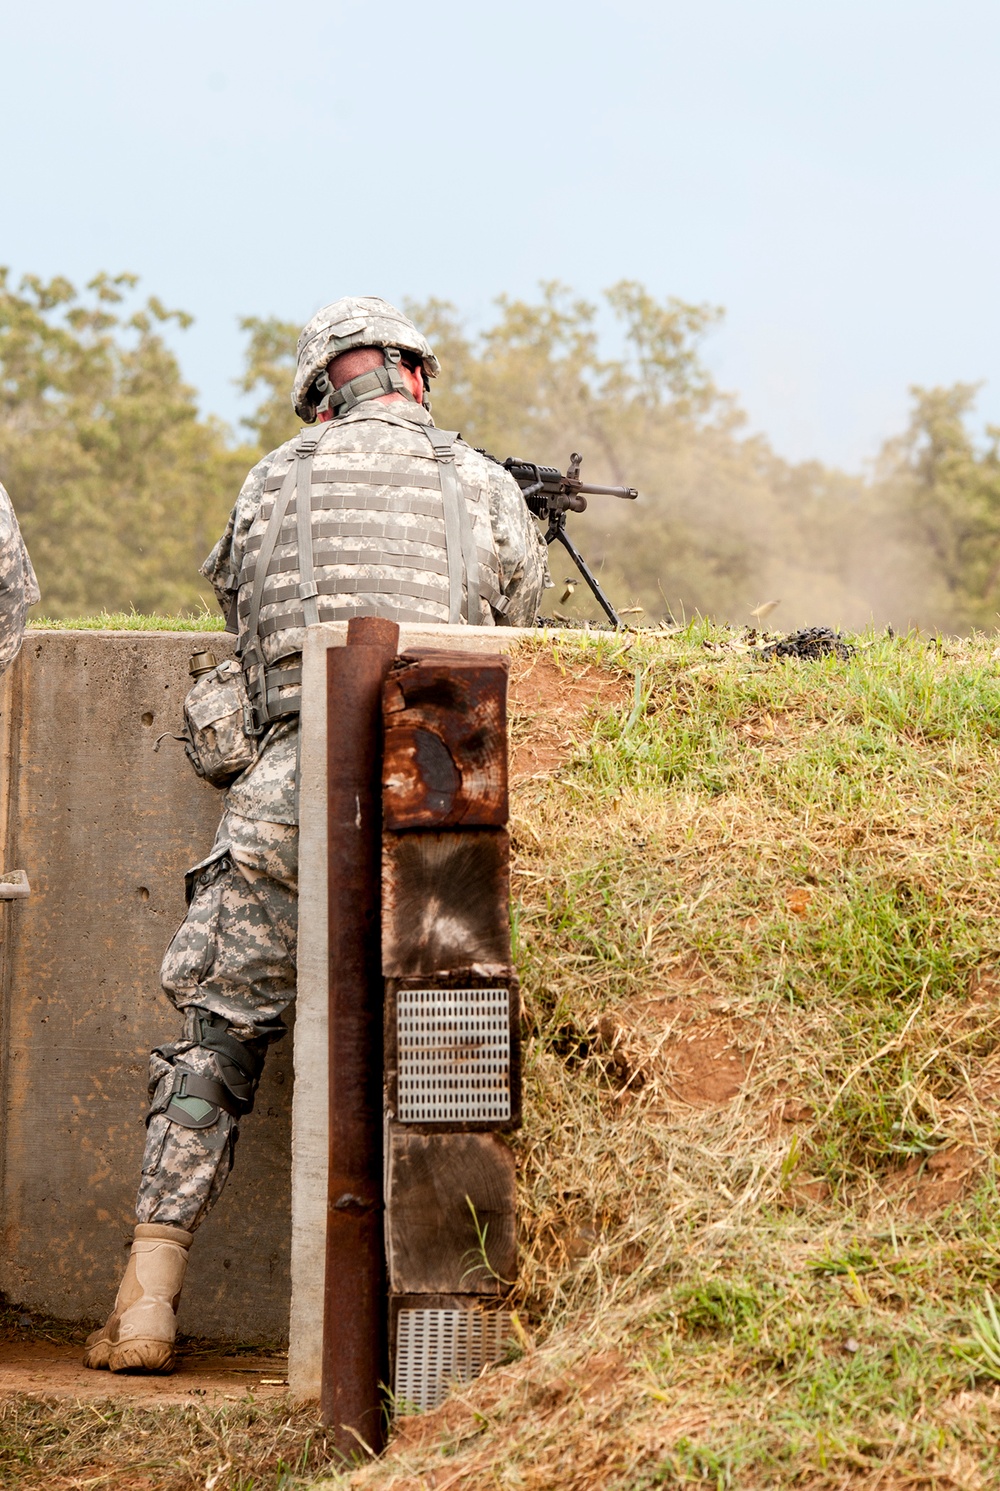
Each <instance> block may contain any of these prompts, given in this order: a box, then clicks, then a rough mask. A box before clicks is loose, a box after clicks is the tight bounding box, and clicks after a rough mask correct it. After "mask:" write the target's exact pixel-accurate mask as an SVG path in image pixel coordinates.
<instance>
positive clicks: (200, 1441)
mask: <svg viewBox="0 0 1000 1491" xmlns="http://www.w3.org/2000/svg"><path fill="white" fill-rule="evenodd" d="M330 1460H331V1456H330V1452H329V1450H328V1447H327V1444H326V1439H325V1435H324V1433H323V1431H322V1429H320V1428H319V1426H318V1425H317V1423H316V1415H315V1413H314V1412H313V1411H312V1410H309V1411H298V1412H294V1411H292V1410H290V1409H289V1408H288V1406H287V1404H285V1405H275V1404H268V1405H266V1406H265V1405H261V1404H257V1403H255V1402H254V1401H253V1397H252V1395H247V1397H246V1398H245V1399H244V1400H243V1401H242V1402H240V1403H235V1404H233V1405H232V1406H229V1405H227V1406H226V1407H225V1408H209V1407H207V1406H205V1405H203V1404H197V1403H194V1404H192V1405H191V1406H190V1407H176V1406H171V1407H154V1408H150V1407H135V1406H129V1405H128V1404H127V1403H123V1402H121V1401H120V1400H116V1401H110V1400H105V1401H101V1402H97V1403H79V1402H77V1403H74V1402H71V1401H67V1400H65V1399H56V1398H52V1399H44V1398H34V1397H32V1398H29V1397H24V1396H18V1397H12V1398H8V1399H4V1400H3V1401H2V1402H0V1486H3V1487H12V1488H13V1487H16V1488H17V1491H91V1488H93V1491H97V1488H102V1491H103V1488H107V1491H206V1488H207V1491H293V1488H295V1487H302V1486H305V1485H307V1484H311V1483H312V1482H313V1481H314V1480H315V1478H316V1475H317V1474H319V1473H323V1472H324V1471H326V1472H327V1473H328V1472H329V1468H330Z"/></svg>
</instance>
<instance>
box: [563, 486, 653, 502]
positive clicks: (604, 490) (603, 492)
mask: <svg viewBox="0 0 1000 1491" xmlns="http://www.w3.org/2000/svg"><path fill="white" fill-rule="evenodd" d="M573 490H574V492H583V493H586V495H587V496H588V497H624V498H626V499H627V501H629V502H634V501H635V499H636V498H637V497H638V495H639V493H638V491H637V490H636V488H635V487H595V486H592V485H591V484H590V482H586V481H581V482H574V483H573Z"/></svg>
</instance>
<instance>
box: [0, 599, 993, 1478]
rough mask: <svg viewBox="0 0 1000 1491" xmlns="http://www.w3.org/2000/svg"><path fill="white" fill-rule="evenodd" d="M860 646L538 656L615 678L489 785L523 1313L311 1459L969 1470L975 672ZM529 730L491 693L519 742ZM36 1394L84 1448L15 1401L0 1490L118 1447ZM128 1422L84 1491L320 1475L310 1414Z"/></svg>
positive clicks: (979, 1165) (974, 1290) (976, 898)
mask: <svg viewBox="0 0 1000 1491" xmlns="http://www.w3.org/2000/svg"><path fill="white" fill-rule="evenodd" d="M860 641H861V647H860V649H859V651H858V653H857V655H856V656H855V657H854V658H853V659H851V660H850V661H848V662H843V661H838V660H836V659H828V660H824V661H821V662H812V663H808V662H796V661H791V662H786V663H764V662H761V661H759V660H758V659H756V658H753V657H751V656H749V655H748V654H747V652H746V650H745V649H741V647H740V644H739V642H738V641H735V640H734V638H733V635H732V634H731V633H728V632H725V631H723V630H721V629H714V628H712V627H711V626H708V625H699V626H693V627H691V628H689V629H688V630H687V631H686V632H684V633H683V634H680V635H677V636H672V637H666V636H642V635H639V636H636V637H634V638H632V637H630V638H626V639H619V638H614V637H610V636H607V635H605V636H602V637H594V636H591V637H586V636H579V635H576V636H573V637H570V638H566V639H565V640H560V641H559V642H558V643H557V644H556V645H555V652H554V656H555V657H556V659H557V661H558V665H559V668H560V669H561V670H562V673H561V675H560V676H561V678H562V680H563V684H564V686H565V689H566V690H568V691H569V694H568V697H569V698H570V699H572V689H573V686H574V683H573V681H574V679H575V678H576V677H577V676H578V675H580V674H581V673H583V674H586V675H587V676H586V677H585V679H584V684H585V685H586V686H587V687H592V685H593V683H594V676H593V674H588V666H589V665H594V664H596V665H597V666H598V668H600V669H601V670H604V672H605V674H606V676H607V678H608V690H607V692H606V693H605V695H604V696H603V699H598V700H597V702H596V703H595V704H594V705H593V706H592V707H591V711H590V713H588V712H587V711H586V709H585V708H584V705H583V702H582V700H583V697H584V695H583V694H581V696H580V699H581V702H580V704H579V706H578V707H577V709H576V711H575V735H576V744H575V746H574V747H572V748H571V750H570V751H569V753H568V754H567V755H566V756H565V759H564V760H563V763H562V765H560V766H558V767H556V768H555V769H554V770H550V771H544V772H541V773H539V774H537V775H535V776H529V777H528V778H527V779H525V780H523V781H522V782H521V784H520V786H519V788H518V790H517V793H516V795H515V802H514V817H513V824H512V828H513V836H514V840H515V847H516V868H515V878H514V904H515V907H516V913H517V914H516V939H517V949H518V960H519V963H520V966H521V969H522V975H523V986H524V992H525V998H526V1004H527V1011H528V1021H529V1034H528V1037H527V1040H526V1050H525V1057H526V1060H525V1083H526V1100H527V1101H526V1121H525V1126H524V1130H523V1132H522V1134H521V1135H520V1136H519V1138H518V1139H517V1141H516V1145H517V1149H518V1156H519V1165H520V1215H521V1228H522V1268H521V1281H520V1283H519V1285H518V1287H517V1295H516V1304H517V1308H518V1311H519V1320H520V1322H521V1325H522V1328H523V1339H522V1342H521V1345H520V1346H519V1347H517V1348H516V1349H512V1352H511V1358H512V1359H511V1360H510V1362H509V1363H508V1364H507V1365H505V1366H503V1367H501V1368H499V1369H497V1370H494V1371H493V1372H492V1373H489V1374H487V1375H486V1376H485V1377H484V1378H483V1379H481V1380H480V1381H479V1382H478V1383H476V1384H474V1385H473V1386H472V1387H470V1388H468V1389H465V1390H462V1391H461V1392H457V1393H455V1394H453V1396H452V1398H451V1399H450V1400H449V1401H448V1402H447V1403H446V1404H445V1405H444V1406H443V1408H442V1409H440V1410H439V1411H438V1412H437V1413H435V1414H431V1415H427V1416H424V1417H413V1418H404V1419H402V1420H401V1421H400V1424H399V1427H398V1432H397V1434H396V1436H395V1438H394V1441H393V1443H392V1444H391V1445H390V1448H389V1450H388V1452H387V1454H386V1455H385V1457H384V1458H383V1459H382V1461H381V1462H379V1463H378V1464H375V1465H371V1466H368V1467H365V1468H361V1469H355V1470H352V1471H350V1472H346V1473H345V1474H344V1475H343V1476H342V1477H338V1478H336V1480H335V1482H334V1483H330V1482H326V1483H324V1484H328V1485H332V1484H336V1485H338V1486H347V1485H350V1486H352V1487H354V1488H357V1491H390V1488H392V1491H418V1488H428V1491H429V1488H431V1487H434V1488H436V1491H445V1488H448V1491H472V1488H477V1491H479V1488H484V1487H491V1486H496V1487H510V1488H515V1487H516V1488H518V1491H554V1488H557V1487H558V1488H560V1491H591V1488H595V1491H596V1488H600V1491H626V1488H628V1491H639V1488H647V1487H655V1486H675V1485H676V1486H681V1485H697V1486H705V1485H709V1486H715V1487H727V1486H732V1487H739V1488H744V1487H765V1486H796V1487H809V1488H817V1491H818V1488H831V1491H832V1488H834V1487H845V1486H851V1487H869V1486H870V1487H872V1488H873V1491H874V1488H875V1487H878V1488H880V1491H891V1488H902V1487H904V1486H905V1487H921V1486H926V1487H932V1486H933V1487H938V1488H945V1487H953V1486H958V1487H963V1488H972V1487H980V1486H981V1487H984V1488H985V1487H988V1486H992V1485H995V1484H997V1483H998V1481H1000V1449H998V1447H997V1445H998V1438H1000V1393H998V1394H997V1396H994V1390H995V1380H996V1379H1000V1330H996V1331H992V1330H991V1329H990V1328H989V1327H986V1328H984V1321H983V1317H982V1316H981V1314H980V1313H979V1312H981V1311H982V1309H983V1307H984V1299H985V1296H986V1294H987V1292H988V1291H991V1290H993V1289H994V1288H998V1289H1000V1212H998V1207H997V1196H996V1165H995V1159H994V1156H995V1153H996V1149H997V1141H998V1138H1000V1123H998V1104H1000V971H998V970H997V968H996V964H997V959H998V954H997V948H998V935H1000V852H998V849H1000V845H998V842H997V828H996V819H997V812H998V807H1000V662H998V661H997V660H995V659H994V658H993V656H992V651H993V641H992V640H986V639H978V640H974V641H973V642H970V643H958V642H945V643H943V644H941V645H937V644H928V642H927V641H926V639H919V638H909V639H900V640H889V639H883V638H862V639H860ZM552 656H553V643H552V640H551V638H550V639H547V640H546V639H543V638H540V639H539V641H538V643H537V644H529V646H528V648H527V649H526V651H525V652H524V653H523V654H522V655H521V657H520V658H519V660H518V662H517V664H516V669H517V671H518V672H520V673H521V674H523V673H524V672H525V670H527V669H530V668H531V667H532V666H533V665H535V666H536V669H539V670H543V671H544V670H548V671H549V673H550V676H551V677H555V676H556V675H555V672H554V670H552V668H551V664H549V663H548V662H546V658H551V657H552ZM522 694H523V690H522ZM515 696H516V695H515ZM537 729H538V726H537V721H535V720H533V719H532V718H531V717H530V711H525V712H522V714H521V715H520V716H517V715H515V719H514V737H515V741H517V740H518V739H521V738H526V739H527V741H528V744H529V745H530V741H531V738H532V736H533V735H534V734H535V733H536V732H537ZM521 759H523V757H522V758H521ZM991 1351H995V1353H996V1355H995V1356H994V1357H993V1359H992V1364H991V1357H990V1352H991ZM994 1373H995V1377H994V1375H993V1374H994ZM102 1411H106V1412H108V1413H109V1421H110V1418H114V1421H115V1423H116V1425H117V1426H118V1427H117V1428H116V1430H115V1433H114V1435H113V1438H114V1441H115V1443H116V1444H118V1445H119V1446H121V1445H122V1443H123V1439H124V1438H125V1437H126V1436H123V1433H122V1430H123V1428H124V1426H123V1425H122V1424H121V1423H119V1410H114V1411H112V1410H102ZM248 1411H249V1412H250V1414H251V1418H252V1420H253V1421H254V1422H255V1423H256V1424H257V1430H256V1431H255V1432H256V1433H257V1434H258V1443H260V1444H262V1445H264V1449H263V1450H261V1451H260V1453H259V1454H258V1452H257V1451H255V1452H254V1453H251V1452H250V1450H249V1449H244V1448H243V1446H244V1444H245V1443H246V1442H247V1440H246V1432H245V1424H244V1419H245V1417H246V1414H247V1412H248ZM271 1413H272V1415H273V1410H271ZM73 1414H77V1415H78V1416H79V1418H80V1423H79V1425H78V1426H76V1427H74V1425H75V1424H76V1420H75V1419H74V1418H73V1417H72V1415H73ZM171 1414H173V1415H174V1416H175V1417H176V1415H181V1416H182V1418H181V1419H178V1420H177V1422H176V1423H175V1422H174V1418H173V1417H171ZM184 1415H186V1417H183V1416H184ZM56 1417H57V1420H59V1421H60V1422H61V1421H62V1420H63V1418H64V1419H65V1436H64V1437H65V1440H66V1442H67V1444H68V1445H70V1446H71V1445H72V1444H73V1443H74V1442H77V1443H80V1444H81V1445H82V1444H86V1446H87V1449H86V1453H85V1455H84V1457H83V1459H82V1460H81V1459H80V1458H79V1457H78V1458H77V1459H76V1460H75V1461H72V1456H70V1457H69V1459H68V1460H63V1459H61V1458H60V1455H61V1451H60V1450H59V1445H58V1442H57V1443H52V1439H53V1434H55V1437H56V1440H57V1441H58V1432H57V1431H55V1429H54V1422H53V1420H51V1419H49V1421H48V1428H46V1427H45V1420H44V1417H43V1416H42V1415H39V1414H38V1413H36V1410H35V1409H34V1408H32V1406H31V1405H29V1404H22V1405H21V1406H20V1407H19V1408H18V1407H17V1406H15V1407H14V1409H13V1417H10V1418H8V1426H7V1432H8V1434H9V1436H10V1437H9V1440H8V1443H9V1444H10V1445H11V1450H10V1451H9V1454H10V1455H11V1458H9V1459H8V1460H7V1467H8V1468H7V1472H6V1473H7V1475H8V1477H9V1476H10V1475H12V1474H14V1473H16V1474H17V1476H18V1477H19V1478H20V1479H21V1480H22V1483H23V1484H24V1485H32V1486H33V1485H36V1484H37V1485H41V1484H49V1483H51V1484H56V1483H57V1482H56V1480H55V1479H53V1480H51V1482H45V1481H43V1480H35V1479H32V1478H31V1477H32V1476H34V1475H37V1474H38V1473H39V1472H40V1471H41V1469H42V1466H43V1463H44V1458H43V1443H42V1441H43V1440H44V1438H45V1436H46V1434H47V1435H48V1436H49V1441H50V1444H51V1445H52V1448H51V1450H50V1451H45V1454H49V1455H50V1456H55V1458H54V1459H53V1458H50V1459H49V1464H50V1467H52V1468H54V1467H55V1466H56V1464H58V1465H59V1466H60V1468H62V1467H63V1466H65V1467H66V1473H68V1474H70V1475H72V1474H75V1475H76V1476H77V1477H80V1476H82V1477H83V1478H84V1479H83V1480H82V1481H79V1480H78V1481H75V1482H73V1484H85V1483H86V1484H91V1483H92V1482H91V1481H90V1480H89V1479H88V1477H94V1476H97V1477H101V1475H102V1465H103V1466H106V1465H107V1463H108V1461H111V1462H112V1463H115V1464H117V1465H118V1466H119V1468H120V1471H121V1472H124V1466H125V1464H126V1463H127V1458H128V1457H127V1456H126V1458H125V1459H124V1460H122V1459H117V1458H116V1457H117V1455H118V1454H119V1453H124V1452H123V1451H121V1450H119V1451H115V1450H114V1449H113V1447H112V1443H111V1438H112V1436H111V1435H110V1432H109V1438H108V1442H107V1444H106V1445H104V1447H103V1449H102V1447H101V1430H100V1426H99V1425H98V1424H97V1423H96V1422H95V1421H94V1415H93V1412H92V1411H91V1410H88V1409H86V1408H81V1409H79V1410H77V1409H74V1410H72V1411H71V1410H69V1409H64V1410H59V1413H58V1414H57V1416H56ZM203 1420H204V1423H203V1424H202V1421H203ZM0 1422H2V1421H0ZM130 1422H133V1420H130ZM158 1424H159V1425H160V1426H161V1427H160V1428H157V1425H158ZM283 1424H284V1425H287V1427H286V1428H284V1429H283V1430H282V1425H283ZM134 1426H135V1427H134V1432H139V1431H140V1429H141V1430H142V1431H144V1432H145V1434H146V1436H147V1437H145V1438H144V1439H143V1440H142V1442H141V1446H139V1445H138V1442H136V1445H137V1448H136V1456H137V1458H141V1461H142V1462H144V1464H145V1466H147V1467H148V1466H150V1461H151V1460H152V1461H153V1463H158V1464H159V1465H161V1466H162V1465H172V1466H173V1469H172V1470H163V1471H162V1472H159V1471H155V1470H153V1469H151V1468H150V1469H146V1470H145V1472H144V1475H145V1478H144V1479H141V1480H140V1479H139V1478H136V1479H135V1481H134V1482H133V1481H131V1480H128V1481H127V1480H125V1479H124V1478H123V1477H122V1476H121V1475H120V1478H119V1479H118V1480H117V1481H115V1480H113V1479H112V1480H111V1481H110V1483H111V1484H120V1485H131V1484H135V1485H136V1486H138V1485H139V1484H142V1485H143V1486H144V1487H149V1488H155V1491H159V1488H160V1487H161V1486H162V1487H163V1488H164V1491H166V1488H168V1487H169V1488H170V1491H186V1488H188V1487H189V1486H190V1487H192V1488H193V1487H195V1486H202V1485H205V1484H208V1483H209V1481H210V1480H211V1477H212V1475H213V1474H214V1472H215V1470H216V1469H217V1468H220V1467H221V1466H222V1465H223V1464H224V1462H225V1460H226V1459H227V1458H228V1459H229V1461H230V1463H229V1466H228V1467H227V1468H225V1469H223V1470H222V1473H221V1474H220V1475H219V1477H218V1479H217V1480H215V1481H214V1482H213V1483H212V1484H213V1485H214V1487H215V1491H227V1488H232V1491H251V1487H252V1488H253V1491H263V1488H265V1487H268V1488H270V1487H277V1486H286V1487H289V1486H293V1485H294V1486H300V1485H304V1484H306V1481H304V1480H302V1479H300V1476H299V1474H298V1473H297V1471H296V1470H294V1469H293V1466H295V1465H296V1464H297V1463H298V1464H301V1465H302V1468H303V1470H304V1469H305V1468H306V1466H307V1465H309V1466H315V1465H316V1460H315V1458H314V1456H315V1449H313V1451H312V1452H311V1453H310V1451H309V1445H308V1444H307V1443H306V1437H307V1434H308V1432H309V1428H308V1426H307V1424H306V1422H305V1420H304V1419H303V1418H302V1417H301V1416H299V1417H296V1418H295V1419H294V1421H293V1419H291V1418H288V1417H287V1416H286V1417H285V1418H284V1419H279V1418H278V1417H274V1422H273V1424H272V1423H270V1422H269V1421H268V1422H265V1421H264V1420H263V1419H262V1416H261V1414H260V1411H259V1410H254V1409H252V1407H251V1408H250V1409H249V1410H248V1409H247V1407H245V1406H239V1405H237V1406H234V1407H233V1408H232V1409H231V1410H226V1411H224V1412H221V1413H211V1414H210V1413H209V1412H208V1411H207V1410H204V1409H201V1410H198V1409H195V1408H192V1409H191V1410H170V1411H163V1412H162V1413H161V1415H160V1416H159V1418H157V1416H156V1415H154V1414H148V1413H147V1414H142V1415H139V1416H137V1417H134ZM199 1426H200V1427H199ZM279 1432H283V1433H284V1434H285V1436H286V1437H285V1438H284V1439H283V1440H279V1439H278V1437H277V1436H278V1435H279ZM74 1435H77V1436H78V1438H77V1440H76V1441H74ZM150 1435H151V1436H152V1438H150V1437H149V1436H150ZM267 1435H270V1436H272V1444H273V1447H274V1449H275V1450H276V1449H277V1447H278V1445H279V1444H281V1445H283V1446H284V1448H283V1450H282V1454H281V1458H282V1459H284V1462H285V1463H284V1466H283V1468H281V1469H278V1468H276V1467H277V1462H276V1458H275V1454H274V1453H273V1452H272V1453H270V1454H269V1453H267V1452H266V1444H265V1439H266V1436H267ZM171 1436H173V1437H172V1438H171ZM0 1437H2V1436H0ZM180 1438H183V1439H184V1442H185V1445H186V1446H189V1447H188V1448H185V1450H184V1453H183V1455H178V1454H177V1451H176V1450H175V1449H173V1448H172V1446H175V1445H177V1444H178V1443H179V1439H180ZM161 1441H162V1442H161ZM196 1445H197V1446H199V1448H198V1449H197V1450H196ZM303 1445H305V1447H306V1459H305V1461H299V1460H297V1457H298V1455H299V1452H300V1451H301V1448H302V1446H303ZM158 1446H159V1448H158ZM230 1447H231V1449H232V1454H230ZM102 1455H104V1456H106V1459H102ZM157 1455H159V1456H160V1457H161V1458H159V1459H158V1460H157ZM15 1456H16V1459H15V1458H14V1457H15ZM71 1461H72V1467H71V1465H70V1462H71ZM255 1461H256V1464H255ZM2 1466H3V1461H2V1460H0V1467H2ZM171 1475H172V1476H173V1479H171V1478H170V1477H171ZM162 1477H165V1478H162ZM7 1483H8V1481H6V1480H5V1479H4V1472H3V1469H2V1468H0V1484H7ZM10 1483H11V1484H13V1481H10ZM64 1483H65V1484H67V1485H68V1484H70V1482H69V1481H66V1482H63V1481H59V1482H58V1484H60V1485H61V1484H64ZM94 1483H95V1484H96V1482H94Z"/></svg>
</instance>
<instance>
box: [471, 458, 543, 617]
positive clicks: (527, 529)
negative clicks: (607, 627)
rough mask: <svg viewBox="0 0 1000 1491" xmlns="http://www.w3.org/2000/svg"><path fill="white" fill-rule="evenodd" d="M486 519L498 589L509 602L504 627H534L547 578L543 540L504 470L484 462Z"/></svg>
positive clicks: (491, 463) (518, 489)
mask: <svg viewBox="0 0 1000 1491" xmlns="http://www.w3.org/2000/svg"><path fill="white" fill-rule="evenodd" d="M487 464H488V472H487V477H488V481H489V503H490V521H491V522H492V524H493V537H494V540H495V542H496V546H497V554H498V556H499V559H500V589H501V590H502V591H503V594H504V595H505V596H506V597H507V599H508V601H509V602H510V606H509V608H508V610H507V613H506V615H505V616H504V617H503V624H504V625H505V626H534V624H535V618H536V616H537V615H538V610H539V607H540V606H541V603H542V592H543V591H544V590H546V589H547V588H548V587H549V586H550V585H551V584H552V581H551V579H550V578H549V561H548V551H547V549H546V547H545V541H544V540H543V538H542V535H541V534H540V533H539V531H538V529H537V527H536V526H535V523H534V520H533V519H532V517H531V514H530V513H529V511H528V509H527V506H526V505H525V501H524V498H523V497H522V496H521V489H520V487H519V486H518V484H517V482H516V481H515V480H514V478H513V477H512V476H511V475H510V473H509V472H508V471H504V469H503V467H502V466H498V465H496V464H495V463H494V462H492V461H491V462H488V463H487Z"/></svg>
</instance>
